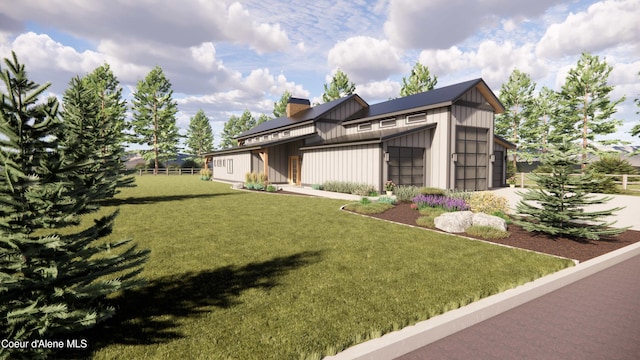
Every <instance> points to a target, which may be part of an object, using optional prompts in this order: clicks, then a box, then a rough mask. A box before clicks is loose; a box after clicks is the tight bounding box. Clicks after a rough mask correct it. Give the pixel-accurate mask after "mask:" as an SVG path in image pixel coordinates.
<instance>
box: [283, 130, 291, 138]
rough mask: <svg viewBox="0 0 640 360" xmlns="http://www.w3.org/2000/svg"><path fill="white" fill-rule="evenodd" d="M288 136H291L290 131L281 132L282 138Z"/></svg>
mask: <svg viewBox="0 0 640 360" xmlns="http://www.w3.org/2000/svg"><path fill="white" fill-rule="evenodd" d="M289 135H291V131H290V130H285V131H283V132H282V137H285V136H289Z"/></svg>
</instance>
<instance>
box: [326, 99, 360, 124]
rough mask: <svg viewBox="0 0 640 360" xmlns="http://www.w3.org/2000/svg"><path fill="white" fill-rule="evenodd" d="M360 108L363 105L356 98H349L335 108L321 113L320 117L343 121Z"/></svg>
mask: <svg viewBox="0 0 640 360" xmlns="http://www.w3.org/2000/svg"><path fill="white" fill-rule="evenodd" d="M362 108H363V106H362V105H361V104H360V103H359V102H358V101H357V100H355V99H351V100H350V101H347V102H345V103H343V104H341V105H340V106H338V107H336V108H335V109H332V110H331V111H329V112H327V113H326V114H324V115H322V118H323V119H327V120H339V121H343V120H344V119H347V118H348V117H350V116H351V115H353V114H355V113H356V112H358V111H360V110H362Z"/></svg>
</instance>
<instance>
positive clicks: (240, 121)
mask: <svg viewBox="0 0 640 360" xmlns="http://www.w3.org/2000/svg"><path fill="white" fill-rule="evenodd" d="M255 126H256V119H254V118H253V115H251V112H250V111H249V110H245V111H244V112H243V113H242V116H240V117H237V116H235V115H231V117H230V118H229V121H227V122H226V123H224V128H223V129H222V135H221V138H222V142H221V143H220V147H222V148H223V149H224V148H228V147H232V146H238V141H237V140H236V139H235V137H236V136H237V135H239V134H241V133H243V132H245V131H247V130H250V129H252V128H254V127H255Z"/></svg>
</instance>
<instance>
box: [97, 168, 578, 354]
mask: <svg viewBox="0 0 640 360" xmlns="http://www.w3.org/2000/svg"><path fill="white" fill-rule="evenodd" d="M136 183H137V184H138V186H137V187H136V188H131V189H124V190H123V191H122V193H121V194H120V195H119V196H118V198H117V199H115V200H114V201H112V202H111V204H110V205H109V206H106V207H104V208H103V212H107V211H113V210H114V209H115V208H120V215H119V216H118V218H117V220H116V225H115V229H114V232H113V234H112V235H111V236H112V237H114V238H116V239H121V238H128V237H132V238H133V239H134V241H135V242H136V243H137V244H138V245H139V246H140V247H142V248H149V249H151V251H152V252H151V258H150V261H149V262H148V263H147V264H146V267H145V270H144V272H143V276H145V277H146V278H147V279H148V280H149V284H148V286H147V287H146V288H144V289H140V290H138V291H135V292H131V293H127V294H124V296H123V297H121V298H116V299H114V305H115V306H116V307H117V315H116V318H115V319H113V321H110V322H108V323H107V324H105V325H103V326H99V327H97V328H96V329H95V330H93V331H91V332H90V333H89V334H88V335H87V336H89V340H90V343H89V347H90V348H91V350H92V351H93V355H94V356H95V358H97V359H116V358H117V359H144V358H163V359H176V358H181V359H218V358H234V359H298V358H319V357H320V356H324V355H329V354H333V353H335V352H337V351H340V350H342V349H344V348H346V347H349V346H351V345H354V344H356V343H358V342H362V341H364V340H366V339H368V338H371V337H376V336H380V335H382V334H384V333H387V332H390V331H393V330H396V329H400V328H402V327H404V326H407V325H410V324H414V323H416V322H418V321H421V320H425V319H427V318H429V317H432V316H434V315H437V314H440V313H442V312H445V311H448V310H451V309H454V308H457V307H459V306H461V305H464V304H467V303H470V302H472V301H476V300H478V299H480V298H482V297H486V296H488V295H491V294H495V293H498V292H501V291H504V290H506V289H509V288H512V287H515V286H517V285H519V284H523V283H526V282H528V281H531V280H533V279H535V278H538V277H540V276H543V275H546V274H549V273H552V272H555V271H558V270H560V269H562V268H565V267H568V266H571V265H572V264H573V263H572V262H571V261H568V260H561V259H558V258H554V257H550V256H544V255H540V254H536V253H532V252H527V251H521V250H517V249H511V248H506V247H500V246H494V245H490V244H486V243H483V242H478V241H470V240H467V239H463V238H459V237H455V236H450V235H446V234H439V233H435V232H430V231H424V230H421V229H417V228H410V227H405V226H400V225H396V224H392V223H388V222H384V221H379V220H376V219H371V218H367V217H363V216H358V215H354V214H350V213H346V212H342V211H340V210H339V208H340V206H341V205H344V203H345V202H344V201H338V200H329V199H319V198H311V197H304V196H287V195H277V194H268V193H264V194H262V193H252V192H244V191H236V190H231V189H230V187H229V185H228V184H221V183H215V182H205V181H200V180H199V179H198V177H197V176H193V177H191V176H188V177H186V176H183V177H178V176H156V177H153V176H142V177H137V178H136Z"/></svg>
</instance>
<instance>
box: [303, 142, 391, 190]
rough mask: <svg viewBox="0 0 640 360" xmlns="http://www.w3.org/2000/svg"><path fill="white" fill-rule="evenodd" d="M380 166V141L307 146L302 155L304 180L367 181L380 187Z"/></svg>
mask: <svg viewBox="0 0 640 360" xmlns="http://www.w3.org/2000/svg"><path fill="white" fill-rule="evenodd" d="M380 166H381V149H380V145H379V144H370V145H357V146H341V147H334V148H328V149H315V150H307V151H305V152H304V153H303V156H302V183H303V184H305V185H312V184H322V183H323V182H325V181H331V180H335V181H350V182H359V183H367V184H370V185H373V186H374V187H376V188H377V189H379V188H380V187H381V186H382V184H381V181H382V180H381V179H380V176H381V167H380Z"/></svg>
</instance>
